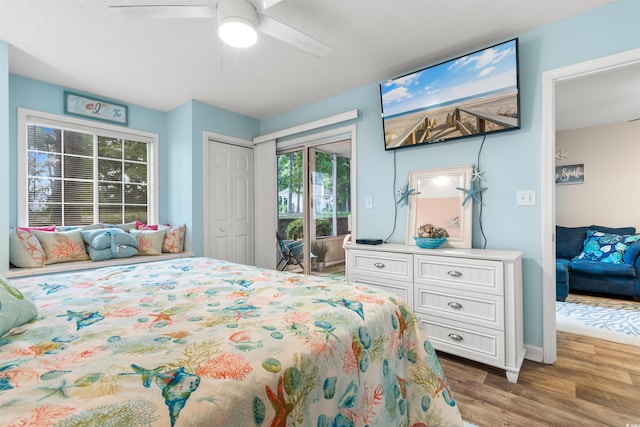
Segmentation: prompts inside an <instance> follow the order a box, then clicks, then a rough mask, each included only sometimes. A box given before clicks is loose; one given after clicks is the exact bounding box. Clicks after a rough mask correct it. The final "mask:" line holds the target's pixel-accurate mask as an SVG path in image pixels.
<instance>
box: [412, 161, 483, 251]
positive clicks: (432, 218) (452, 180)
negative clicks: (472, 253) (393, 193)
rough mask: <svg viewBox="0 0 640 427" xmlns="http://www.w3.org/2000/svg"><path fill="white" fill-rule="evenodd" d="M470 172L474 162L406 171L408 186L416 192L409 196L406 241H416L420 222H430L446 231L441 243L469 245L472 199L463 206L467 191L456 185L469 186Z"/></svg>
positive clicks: (468, 246)
mask: <svg viewBox="0 0 640 427" xmlns="http://www.w3.org/2000/svg"><path fill="white" fill-rule="evenodd" d="M472 175H473V165H465V166H457V167H451V168H442V169H430V170H423V171H411V172H410V173H409V188H410V189H414V190H415V193H417V194H416V196H415V197H410V199H409V209H408V211H409V218H408V221H407V225H408V226H407V245H415V241H414V240H413V236H415V235H416V231H417V229H418V227H419V226H420V225H422V224H433V225H435V226H436V227H442V228H444V229H445V230H447V232H448V233H449V238H448V239H447V241H446V242H445V243H444V244H443V245H442V246H441V247H453V248H470V247H471V226H472V217H473V199H471V200H469V201H468V202H467V203H466V204H465V205H464V206H462V201H463V200H464V198H465V196H466V193H465V192H463V191H460V190H457V189H456V187H460V188H471V177H472Z"/></svg>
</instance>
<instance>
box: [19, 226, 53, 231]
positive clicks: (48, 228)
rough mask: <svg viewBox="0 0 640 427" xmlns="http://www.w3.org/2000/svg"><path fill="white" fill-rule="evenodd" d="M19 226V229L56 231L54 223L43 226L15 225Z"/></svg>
mask: <svg viewBox="0 0 640 427" xmlns="http://www.w3.org/2000/svg"><path fill="white" fill-rule="evenodd" d="M16 228H19V229H20V230H25V231H33V230H38V231H56V226H55V225H47V226H44V227H16Z"/></svg>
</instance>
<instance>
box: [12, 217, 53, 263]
mask: <svg viewBox="0 0 640 427" xmlns="http://www.w3.org/2000/svg"><path fill="white" fill-rule="evenodd" d="M46 261H47V256H46V255H45V253H44V249H43V248H42V245H41V244H40V242H39V241H38V239H37V238H36V236H34V235H33V233H31V231H29V229H27V228H24V227H18V228H15V229H13V230H11V231H10V232H9V262H10V263H11V264H13V265H14V266H16V267H21V268H32V267H44V265H45V263H46Z"/></svg>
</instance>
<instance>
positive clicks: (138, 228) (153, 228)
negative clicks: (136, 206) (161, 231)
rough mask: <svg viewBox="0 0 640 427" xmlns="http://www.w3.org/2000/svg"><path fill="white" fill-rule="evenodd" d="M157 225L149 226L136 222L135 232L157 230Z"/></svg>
mask: <svg viewBox="0 0 640 427" xmlns="http://www.w3.org/2000/svg"><path fill="white" fill-rule="evenodd" d="M157 229H158V224H154V225H149V224H145V223H144V222H140V221H136V230H157Z"/></svg>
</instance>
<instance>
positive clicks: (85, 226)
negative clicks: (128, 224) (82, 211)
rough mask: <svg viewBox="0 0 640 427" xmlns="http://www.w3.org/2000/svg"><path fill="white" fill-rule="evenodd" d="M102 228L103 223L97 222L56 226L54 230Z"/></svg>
mask: <svg viewBox="0 0 640 427" xmlns="http://www.w3.org/2000/svg"><path fill="white" fill-rule="evenodd" d="M101 228H104V224H103V223H101V222H97V223H95V224H91V225H64V226H62V227H56V229H55V231H71V230H80V231H82V230H99V229H101Z"/></svg>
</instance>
